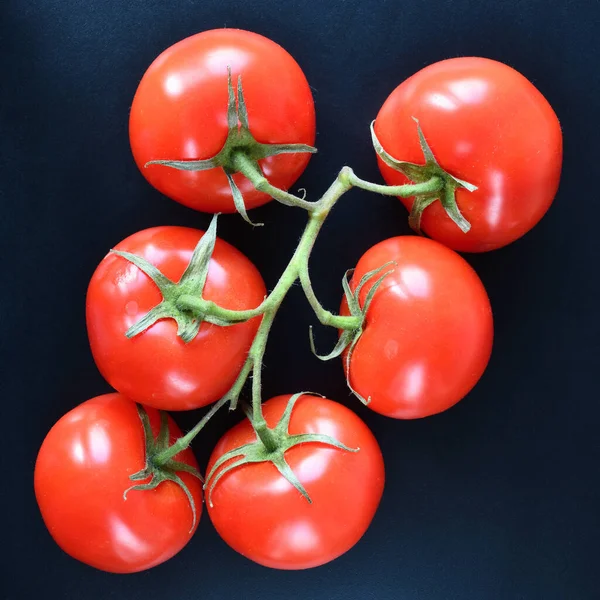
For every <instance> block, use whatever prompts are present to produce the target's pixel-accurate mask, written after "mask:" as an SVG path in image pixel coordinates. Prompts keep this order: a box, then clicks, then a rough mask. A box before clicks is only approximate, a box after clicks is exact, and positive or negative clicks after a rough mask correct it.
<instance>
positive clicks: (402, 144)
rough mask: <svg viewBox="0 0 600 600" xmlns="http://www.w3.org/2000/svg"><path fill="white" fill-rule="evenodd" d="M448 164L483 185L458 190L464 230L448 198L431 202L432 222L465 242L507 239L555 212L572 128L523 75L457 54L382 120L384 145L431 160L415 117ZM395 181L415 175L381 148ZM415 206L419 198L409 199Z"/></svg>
mask: <svg viewBox="0 0 600 600" xmlns="http://www.w3.org/2000/svg"><path fill="white" fill-rule="evenodd" d="M412 117H415V118H417V119H419V122H420V124H421V127H422V128H423V132H424V134H425V138H426V139H427V141H428V143H429V145H430V146H431V149H432V151H433V154H434V155H435V157H436V159H437V161H438V163H439V164H440V165H441V167H442V168H443V169H445V170H446V171H447V172H449V173H450V174H452V175H454V176H455V177H458V178H460V179H463V180H465V181H468V182H469V183H471V184H474V185H476V186H478V189H477V190H476V191H475V192H468V191H467V190H465V189H459V190H458V191H457V195H456V199H457V203H458V207H459V208H460V211H461V212H462V214H463V216H464V217H465V218H466V219H467V221H469V223H470V224H471V229H470V231H469V232H468V233H466V234H464V233H462V232H461V231H460V229H459V228H458V227H457V226H456V225H455V224H454V223H453V222H452V221H451V220H450V218H449V217H448V216H447V214H446V213H445V211H444V209H443V208H442V206H441V204H440V202H434V203H433V204H432V205H431V206H429V207H428V208H426V209H425V211H424V213H423V218H422V222H421V225H422V228H423V230H424V231H425V232H426V233H427V234H428V235H430V236H431V237H432V238H434V239H436V240H438V241H440V242H442V243H443V244H445V245H446V246H449V247H450V248H453V249H455V250H458V251H465V252H483V251H486V250H493V249H495V248H500V247H501V246H505V245H506V244H509V243H510V242H512V241H514V240H516V239H518V238H520V237H521V236H522V235H523V234H525V233H526V232H527V231H529V230H530V229H531V228H532V227H533V226H534V225H535V224H536V223H537V222H538V221H539V220H540V219H541V218H542V216H543V215H544V214H545V213H546V211H547V210H548V208H549V207H550V204H551V203H552V200H553V199H554V196H555V195H556V191H557V189H558V183H559V179H560V171H561V165H562V134H561V130H560V124H559V122H558V119H557V117H556V114H555V113H554V111H553V110H552V107H551V106H550V104H548V102H547V101H546V99H545V98H544V96H542V94H541V93H540V92H539V91H538V90H537V89H536V88H535V87H534V86H533V84H532V83H530V82H529V81H528V80H527V79H526V78H525V77H523V75H521V74H520V73H518V72H517V71H515V70H514V69H512V68H511V67H508V66H507V65H505V64H502V63H500V62H496V61H493V60H489V59H486V58H453V59H449V60H444V61H441V62H438V63H435V64H433V65H430V66H428V67H426V68H425V69H423V70H421V71H419V72H418V73H416V74H415V75H413V76H412V77H410V78H409V79H407V80H406V81H404V82H403V83H401V84H400V85H399V86H398V87H397V88H396V89H395V90H394V91H393V92H392V93H391V94H390V96H389V97H388V98H387V100H386V101H385V103H384V104H383V106H382V107H381V110H380V111H379V114H378V115H377V119H376V121H375V133H376V135H377V137H378V139H379V141H380V143H381V145H382V146H383V148H384V149H385V150H386V151H387V152H388V153H389V154H391V155H392V156H393V157H394V158H396V159H398V160H404V161H408V162H413V163H419V164H422V163H423V153H422V152H421V148H420V146H419V139H418V136H417V130H416V126H415V122H414V121H413V119H412ZM378 162H379V168H380V170H381V173H382V174H383V177H384V178H385V180H386V182H387V183H389V184H392V185H398V184H401V183H405V182H406V181H407V180H406V178H405V177H404V176H403V175H402V174H401V173H399V172H398V171H395V170H393V169H391V168H390V167H389V166H387V165H385V164H384V163H383V162H382V161H381V159H379V158H378ZM402 201H403V203H404V204H405V205H406V206H407V208H408V209H409V210H410V208H411V207H412V203H413V199H412V198H407V199H403V200H402Z"/></svg>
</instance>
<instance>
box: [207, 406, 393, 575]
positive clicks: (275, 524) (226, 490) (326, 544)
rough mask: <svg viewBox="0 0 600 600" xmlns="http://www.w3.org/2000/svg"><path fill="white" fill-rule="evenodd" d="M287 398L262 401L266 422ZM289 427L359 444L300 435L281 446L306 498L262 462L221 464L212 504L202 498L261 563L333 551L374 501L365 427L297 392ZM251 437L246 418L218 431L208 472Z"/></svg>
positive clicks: (277, 564) (374, 450) (224, 531)
mask: <svg viewBox="0 0 600 600" xmlns="http://www.w3.org/2000/svg"><path fill="white" fill-rule="evenodd" d="M289 398H290V396H289V395H287V396H286V395H284V396H277V397H275V398H272V399H271V400H269V401H268V402H266V403H265V404H264V405H263V411H264V416H265V419H266V421H267V424H268V425H269V427H274V426H275V425H276V424H277V422H278V421H279V419H280V417H281V416H282V414H283V412H284V410H285V408H286V406H287V403H288V400H289ZM289 433H290V434H301V433H320V434H325V435H329V436H332V437H334V438H335V439H337V440H338V441H340V442H342V443H343V444H345V445H346V446H348V447H351V448H359V451H358V452H348V451H345V450H340V449H337V448H331V447H327V446H325V445H323V444H320V443H304V444H301V445H297V446H294V447H292V448H291V449H290V450H288V451H287V452H286V453H285V458H286V460H287V462H288V464H289V465H290V467H291V469H292V471H293V472H294V473H295V475H296V476H297V477H298V479H299V481H300V483H301V484H302V485H303V486H304V487H305V488H306V491H307V492H308V494H309V495H310V497H311V499H312V504H309V503H308V502H307V500H306V499H305V498H304V497H303V496H302V495H301V494H300V493H299V492H298V490H297V489H296V488H295V487H293V486H292V484H291V483H289V482H288V481H287V480H286V479H285V478H284V477H283V476H282V475H280V473H279V471H278V470H277V469H276V468H275V466H273V464H271V463H268V462H265V463H256V464H246V465H244V466H241V467H238V468H236V469H233V470H232V471H230V472H228V473H227V474H226V475H224V476H223V477H222V478H221V479H220V480H219V482H218V483H217V484H216V486H215V488H214V490H213V492H212V503H213V506H211V505H210V504H208V503H207V505H208V512H209V515H210V518H211V520H212V522H213V524H214V526H215V528H216V529H217V531H218V532H219V535H220V536H221V537H222V538H223V539H224V540H225V542H227V544H229V545H230V546H231V547H232V548H233V549H234V550H237V551H238V552H239V553H240V554H243V555H244V556H246V557H247V558H249V559H251V560H253V561H255V562H257V563H259V564H261V565H265V566H267V567H273V568H277V569H306V568H309V567H316V566H318V565H322V564H324V563H326V562H329V561H331V560H333V559H334V558H337V557H338V556H340V555H341V554H343V553H344V552H346V551H347V550H349V549H350V548H352V546H354V545H355V544H356V543H357V542H358V540H359V539H360V538H361V537H362V535H363V534H364V532H365V531H366V530H367V528H368V527H369V524H370V523H371V520H372V519H373V516H374V514H375V511H376V510H377V507H378V505H379V501H380V499H381V494H382V492H383V485H384V479H385V473H384V467H383V458H382V456H381V451H380V449H379V446H378V444H377V441H376V440H375V437H374V436H373V434H372V433H371V431H370V430H369V428H368V427H367V426H366V425H365V424H364V423H363V422H362V421H361V420H360V419H359V417H358V416H356V415H355V414H354V413H353V412H352V411H351V410H349V409H348V408H346V407H345V406H342V405H341V404H338V403H337V402H333V401H332V400H327V399H324V398H317V397H314V396H308V395H305V396H301V397H300V399H299V400H298V401H297V403H296V405H295V407H294V409H293V412H292V417H291V421H290V425H289ZM254 440H256V434H255V433H254V431H253V429H252V426H251V425H250V422H249V421H248V420H247V419H245V420H244V421H243V422H242V423H240V424H239V425H237V426H235V427H233V428H232V429H230V430H229V431H228V432H227V433H226V434H225V435H224V436H223V437H222V438H221V440H220V441H219V443H218V444H217V446H216V447H215V449H214V451H213V453H212V456H211V458H210V461H209V465H208V471H207V472H210V469H211V468H212V465H213V464H214V463H215V462H216V461H217V460H218V459H219V457H221V456H222V455H223V454H224V453H225V452H228V451H229V450H232V449H234V448H236V447H239V446H240V445H242V444H247V443H249V442H252V441H254ZM226 464H227V463H226ZM217 473H218V472H217ZM208 483H209V484H210V482H208Z"/></svg>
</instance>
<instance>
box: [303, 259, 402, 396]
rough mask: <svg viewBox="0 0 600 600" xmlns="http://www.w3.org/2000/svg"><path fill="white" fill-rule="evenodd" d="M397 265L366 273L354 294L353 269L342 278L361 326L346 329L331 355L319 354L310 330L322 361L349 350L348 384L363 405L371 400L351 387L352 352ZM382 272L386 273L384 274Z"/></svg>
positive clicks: (347, 354)
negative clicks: (363, 295) (368, 286)
mask: <svg viewBox="0 0 600 600" xmlns="http://www.w3.org/2000/svg"><path fill="white" fill-rule="evenodd" d="M395 264H396V263H394V262H388V263H385V264H384V265H381V267H379V268H378V269H374V270H373V271H369V272H368V273H365V274H364V275H363V277H362V278H361V280H360V281H359V282H358V285H357V286H356V289H355V290H354V292H353V291H352V290H351V289H350V283H349V282H348V278H349V277H350V276H351V275H352V273H353V271H354V270H353V269H350V270H348V271H346V273H344V277H343V278H342V287H343V288H344V295H345V297H346V302H347V304H348V309H349V311H350V315H351V316H353V317H357V318H358V319H359V325H358V326H357V327H352V328H350V329H344V330H343V331H342V333H341V335H340V337H339V339H338V341H337V344H336V345H335V347H334V348H333V350H332V351H331V352H330V353H329V354H325V355H322V354H318V353H317V351H316V348H315V340H314V336H313V332H312V327H311V328H310V329H309V338H310V348H311V350H312V352H313V354H314V355H315V356H316V357H317V358H319V359H320V360H331V359H332V358H336V357H338V356H340V355H341V354H342V353H343V352H344V351H346V349H347V350H348V351H347V353H346V357H345V361H344V362H345V365H344V370H345V372H346V383H347V384H348V387H349V388H350V391H351V392H352V393H353V394H354V395H355V396H356V397H357V398H358V399H359V400H360V401H361V402H362V403H363V404H369V402H370V401H371V398H370V397H369V398H363V397H362V396H361V395H360V394H359V393H358V392H357V391H356V390H355V389H354V388H353V387H352V385H351V383H350V359H351V358H352V352H353V351H354V348H355V347H356V344H357V343H358V340H359V339H360V336H361V335H362V332H363V329H364V324H365V319H366V317H367V312H368V310H369V306H370V305H371V302H372V301H373V297H374V296H375V292H376V291H377V290H378V288H379V286H380V285H381V284H382V283H383V280H384V279H385V278H386V277H387V276H388V275H389V274H390V273H392V271H393V270H394V269H393V266H394V265H395ZM388 267H392V268H390V269H388V270H387V271H384V270H385V269H386V268H388ZM382 271H384V272H383V273H382ZM372 279H375V282H374V283H373V285H372V286H371V289H370V290H369V291H368V293H367V296H366V298H365V302H364V304H363V305H362V306H361V305H360V301H359V296H360V292H361V290H362V288H363V287H364V286H365V284H366V283H367V282H369V281H371V280H372Z"/></svg>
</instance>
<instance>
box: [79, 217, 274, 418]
mask: <svg viewBox="0 0 600 600" xmlns="http://www.w3.org/2000/svg"><path fill="white" fill-rule="evenodd" d="M202 235H203V232H202V231H199V230H196V229H188V228H185V227H155V228H152V229H146V230H143V231H139V232H137V233H135V234H133V235H132V236H130V237H128V238H126V239H125V240H123V241H122V242H121V243H119V244H118V245H117V246H116V249H117V250H121V251H126V252H130V253H132V254H136V255H138V256H141V257H143V258H145V259H146V260H147V261H149V262H150V263H152V264H153V265H154V266H156V267H157V268H158V269H159V270H160V271H161V272H162V273H163V274H164V275H165V276H166V277H168V278H169V279H171V280H172V281H175V282H177V281H178V280H179V279H180V278H181V276H182V274H183V272H184V270H185V268H186V266H187V264H188V262H189V261H190V258H191V256H192V252H193V250H194V248H195V246H196V244H197V243H198V241H199V239H200V238H201V237H202ZM265 293H266V290H265V285H264V282H263V280H262V277H261V276H260V273H259V272H258V271H257V269H256V267H255V266H254V265H253V264H252V263H251V262H250V261H249V260H248V259H247V258H246V257H245V256H244V255H243V254H242V253H241V252H239V251H238V250H236V249H235V248H234V247H233V246H231V245H230V244H228V243H227V242H224V241H223V240H221V239H218V238H217V241H216V244H215V248H214V252H213V255H212V258H211V262H210V266H209V272H208V277H207V280H206V284H205V287H204V293H203V297H204V298H205V299H207V300H213V301H214V302H215V303H216V304H218V305H219V306H222V307H224V308H228V309H232V310H244V309H250V308H255V307H257V306H258V305H259V304H260V303H261V302H262V300H263V298H264V296H265ZM161 299H162V297H161V293H160V292H159V290H158V288H157V286H156V285H155V284H154V282H153V281H152V280H151V279H150V278H149V277H148V276H147V275H145V274H144V273H143V272H142V271H141V270H140V269H138V267H136V266H135V265H133V264H131V263H130V262H128V261H127V260H126V259H124V258H122V257H120V256H117V255H115V254H109V255H107V256H106V257H105V258H104V259H103V260H102V262H101V263H100V265H99V266H98V268H97V269H96V272H95V273H94V275H93V277H92V280H91V281H90V285H89V288H88V294H87V327H88V335H89V340H90V346H91V349H92V353H93V355H94V359H95V360H96V364H97V365H98V368H99V369H100V372H101V373H102V375H103V376H104V378H105V379H106V380H107V381H108V382H109V383H110V385H111V386H112V387H114V388H115V389H116V390H118V391H119V392H121V393H122V394H124V395H125V396H127V397H128V398H130V399H132V400H135V401H136V402H140V403H142V404H148V405H150V406H154V407H155V408H162V409H164V410H190V409H194V408H198V407H200V406H205V405H207V404H210V403H211V402H214V401H215V400H217V399H219V398H220V397H221V396H223V395H224V394H225V393H226V392H227V390H228V389H229V387H230V386H231V385H232V384H233V382H234V381H235V378H236V377H237V375H238V373H239V371H240V369H241V367H242V365H243V364H244V361H245V359H246V354H247V352H248V350H249V348H250V345H251V344H252V340H253V339H254V335H255V334H256V330H257V328H258V325H259V322H260V321H259V319H258V318H255V319H252V320H251V321H248V322H246V323H240V324H238V325H232V326H230V327H219V326H216V325H212V324H209V323H203V324H202V325H201V328H200V331H199V333H198V335H197V336H196V337H195V338H194V339H193V340H192V341H191V342H189V343H185V342H183V341H182V340H181V339H180V338H179V337H177V335H176V332H177V324H176V323H175V321H174V320H173V319H163V320H160V321H157V322H156V323H154V325H151V326H150V328H148V329H147V330H146V331H144V332H143V333H141V334H139V335H138V336H136V337H134V338H131V339H129V338H127V337H125V332H126V331H127V330H128V328H129V327H131V326H132V325H133V324H135V323H137V322H138V321H139V320H140V319H141V318H142V317H143V316H144V315H145V314H146V313H148V311H150V309H152V308H153V307H154V306H156V305H157V304H158V303H159V302H160V301H161Z"/></svg>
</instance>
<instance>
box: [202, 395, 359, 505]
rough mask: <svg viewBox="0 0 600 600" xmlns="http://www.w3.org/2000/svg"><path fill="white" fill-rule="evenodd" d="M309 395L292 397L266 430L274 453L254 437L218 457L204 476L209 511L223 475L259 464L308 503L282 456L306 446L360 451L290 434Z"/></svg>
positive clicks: (318, 436) (323, 437)
mask: <svg viewBox="0 0 600 600" xmlns="http://www.w3.org/2000/svg"><path fill="white" fill-rule="evenodd" d="M309 394H310V395H319V394H312V393H311V392H300V393H298V394H294V395H293V396H292V397H291V398H290V399H289V400H288V403H287V405H286V408H285V411H284V412H283V414H282V415H281V418H280V419H279V421H278V423H277V425H275V427H273V428H269V431H270V433H271V436H270V437H271V438H272V439H273V440H274V441H275V448H274V449H267V448H266V447H265V445H264V444H263V442H262V441H261V440H260V437H259V435H258V433H257V434H256V440H255V441H254V442H251V443H249V444H244V445H242V446H239V447H238V448H234V449H233V450H229V451H228V452H225V453H224V454H222V455H221V456H220V457H219V459H218V460H217V461H216V462H215V464H214V465H213V466H212V468H211V470H210V472H209V473H208V474H207V476H206V482H205V484H204V489H205V490H207V501H208V503H209V505H210V506H211V507H212V506H213V502H212V493H213V490H214V489H215V486H216V485H217V484H218V483H219V481H220V480H221V479H222V478H223V477H224V476H225V475H227V474H228V473H230V472H231V471H233V470H234V469H238V468H239V467H242V466H244V465H249V464H256V463H263V462H270V463H272V464H273V465H274V466H275V468H276V469H277V470H278V471H279V473H280V474H281V476H282V477H284V478H285V479H287V481H288V482H289V483H290V484H291V485H293V486H294V487H295V488H296V489H297V490H298V492H299V493H300V494H301V495H302V496H303V497H304V498H305V500H306V501H307V502H309V503H312V500H311V497H310V495H309V493H308V491H307V490H306V489H305V488H304V486H303V485H302V483H301V482H300V480H299V479H298V477H297V476H296V474H295V473H294V471H293V470H292V468H291V467H290V465H289V464H288V462H287V461H286V459H285V453H286V452H287V451H288V450H290V449H291V448H293V447H294V446H298V445H300V444H310V443H313V444H323V445H325V446H330V447H332V448H337V449H338V450H343V451H346V452H358V451H359V450H360V448H350V447H348V446H346V445H345V444H342V442H340V441H339V440H336V439H335V438H333V437H331V436H329V435H325V434H321V433H302V434H295V435H291V434H290V432H289V425H290V419H291V416H292V411H293V410H294V406H295V404H296V402H297V401H298V399H299V398H300V397H301V396H304V395H309ZM248 418H249V420H250V422H251V423H252V420H251V417H250V415H248ZM253 426H254V424H253ZM221 467H222V468H221Z"/></svg>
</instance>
